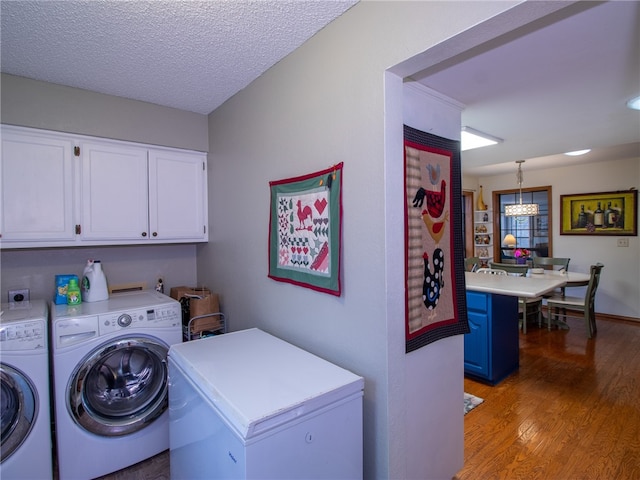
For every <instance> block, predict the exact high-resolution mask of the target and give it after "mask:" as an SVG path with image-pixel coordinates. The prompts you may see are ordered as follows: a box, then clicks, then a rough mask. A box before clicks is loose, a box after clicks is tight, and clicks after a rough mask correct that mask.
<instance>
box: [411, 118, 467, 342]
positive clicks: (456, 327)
mask: <svg viewBox="0 0 640 480" xmlns="http://www.w3.org/2000/svg"><path fill="white" fill-rule="evenodd" d="M404 139H405V141H404V150H405V151H404V160H405V162H404V172H405V197H406V198H405V206H404V210H405V222H404V223H405V312H406V318H405V333H406V335H405V337H406V352H407V353H408V352H411V351H413V350H416V349H418V348H420V347H423V346H425V345H427V344H429V343H432V342H435V341H437V340H440V339H442V338H445V337H448V336H451V335H460V334H464V333H468V332H469V326H468V322H467V310H466V294H465V282H464V250H463V239H462V192H461V172H460V142H457V141H454V140H449V139H446V138H442V137H438V136H435V135H432V134H429V133H425V132H421V131H419V130H416V129H414V128H411V127H408V126H406V125H405V127H404Z"/></svg>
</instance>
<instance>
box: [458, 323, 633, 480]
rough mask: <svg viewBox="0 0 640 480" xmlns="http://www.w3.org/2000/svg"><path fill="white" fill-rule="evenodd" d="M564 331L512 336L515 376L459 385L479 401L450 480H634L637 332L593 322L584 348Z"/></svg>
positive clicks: (577, 336)
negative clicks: (516, 340) (516, 339)
mask: <svg viewBox="0 0 640 480" xmlns="http://www.w3.org/2000/svg"><path fill="white" fill-rule="evenodd" d="M568 323H569V325H570V327H571V330H569V331H566V330H553V331H551V332H549V331H547V330H546V329H538V327H537V326H531V327H529V328H528V332H527V335H523V334H522V333H521V334H520V369H519V371H518V372H517V373H515V374H513V375H511V376H510V377H508V378H507V379H506V380H505V381H503V382H502V383H500V384H498V385H497V386H494V387H491V386H488V385H484V384H481V383H478V382H475V381H473V380H470V379H466V378H465V381H464V389H465V391H466V392H468V393H471V394H473V395H476V396H479V397H481V398H484V400H485V401H484V403H482V404H481V405H480V406H478V407H477V408H475V409H474V410H472V411H471V412H469V414H467V415H466V416H465V419H464V430H465V440H464V445H465V452H464V468H463V469H462V470H461V471H460V472H458V474H457V475H456V476H455V477H454V479H455V480H477V479H483V480H487V479H509V480H516V479H527V480H535V479H544V480H556V479H557V480H574V479H576V480H577V479H580V480H582V479H616V480H623V479H640V324H634V323H623V322H615V321H601V320H599V321H598V333H597V335H596V336H595V337H594V338H593V339H592V340H588V339H587V337H586V328H585V327H584V324H583V321H581V320H579V319H573V318H570V319H568Z"/></svg>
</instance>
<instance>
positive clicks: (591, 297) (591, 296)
mask: <svg viewBox="0 0 640 480" xmlns="http://www.w3.org/2000/svg"><path fill="white" fill-rule="evenodd" d="M603 267H604V265H603V264H602V263H596V264H595V265H591V268H590V269H589V273H590V278H589V285H587V291H586V292H585V295H584V297H574V296H568V295H554V296H553V297H551V298H548V299H547V306H548V308H549V323H551V315H552V313H551V311H552V309H554V310H555V312H554V315H555V316H556V321H558V320H559V318H558V317H559V316H560V314H559V309H561V308H562V309H566V310H565V315H566V316H571V315H569V314H568V313H566V311H567V310H577V311H578V312H582V314H583V317H584V321H585V325H586V327H587V337H588V338H592V337H593V335H594V334H595V333H596V332H597V331H598V328H597V327H596V310H595V301H596V291H597V289H598V284H599V283H600V272H601V271H602V268H603Z"/></svg>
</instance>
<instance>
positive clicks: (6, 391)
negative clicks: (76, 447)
mask: <svg viewBox="0 0 640 480" xmlns="http://www.w3.org/2000/svg"><path fill="white" fill-rule="evenodd" d="M37 407H38V393H37V391H36V388H35V386H34V385H33V383H32V382H31V380H29V378H28V377H27V376H26V375H25V374H24V373H22V372H21V371H20V370H17V369H15V368H13V367H11V366H9V365H6V364H4V363H0V424H1V425H2V437H1V438H2V440H1V444H0V463H2V462H4V461H5V460H6V459H7V458H9V457H10V456H11V454H12V453H13V452H15V451H16V450H17V449H18V447H19V446H20V445H22V442H24V441H25V439H26V438H27V437H28V436H29V433H31V430H32V428H33V425H34V423H35V421H36V417H37V412H38V408H37Z"/></svg>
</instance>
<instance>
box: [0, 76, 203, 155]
mask: <svg viewBox="0 0 640 480" xmlns="http://www.w3.org/2000/svg"><path fill="white" fill-rule="evenodd" d="M0 86H1V87H2V88H1V95H2V96H1V99H2V113H1V117H0V118H1V120H2V123H6V124H9V125H20V126H23V127H33V128H42V129H45V130H54V131H59V132H72V133H79V134H83V135H92V136H96V137H105V138H114V139H117V140H128V141H133V142H141V143H149V144H151V145H162V146H166V147H176V148H185V149H190V150H198V151H200V152H206V151H208V150H209V138H208V134H207V116H206V115H201V114H198V113H192V112H185V111H183V110H178V109H175V108H169V107H161V106H159V105H153V104H151V103H146V102H139V101H136V100H128V99H125V98H120V97H114V96H112V95H104V94H102V93H96V92H89V91H87V90H81V89H78V88H71V87H65V86H62V85H54V84H52V83H46V82H40V81H37V80H31V79H28V78H23V77H16V76H14V75H7V74H5V73H3V74H2V77H1V85H0Z"/></svg>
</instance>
